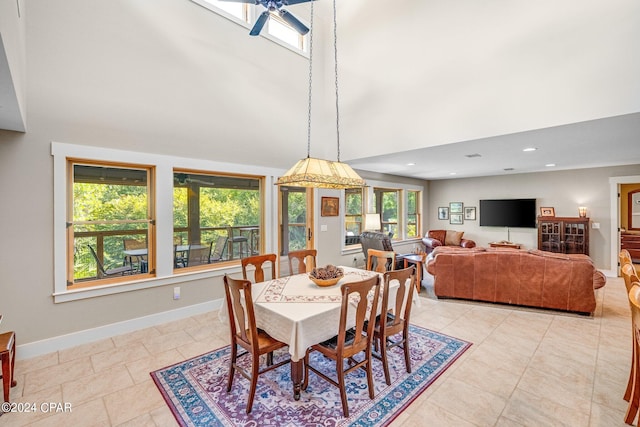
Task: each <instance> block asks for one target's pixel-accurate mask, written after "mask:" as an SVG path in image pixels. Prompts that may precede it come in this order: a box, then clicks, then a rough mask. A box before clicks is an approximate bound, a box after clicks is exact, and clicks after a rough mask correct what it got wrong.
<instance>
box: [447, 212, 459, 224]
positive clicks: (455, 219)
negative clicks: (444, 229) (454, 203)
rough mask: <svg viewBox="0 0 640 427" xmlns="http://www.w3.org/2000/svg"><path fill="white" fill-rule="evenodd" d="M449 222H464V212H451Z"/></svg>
mask: <svg viewBox="0 0 640 427" xmlns="http://www.w3.org/2000/svg"><path fill="white" fill-rule="evenodd" d="M449 224H462V214H461V213H452V214H449Z"/></svg>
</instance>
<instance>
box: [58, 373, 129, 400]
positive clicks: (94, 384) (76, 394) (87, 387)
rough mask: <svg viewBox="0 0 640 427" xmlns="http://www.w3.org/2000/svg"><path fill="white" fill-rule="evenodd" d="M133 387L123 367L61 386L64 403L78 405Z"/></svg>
mask: <svg viewBox="0 0 640 427" xmlns="http://www.w3.org/2000/svg"><path fill="white" fill-rule="evenodd" d="M132 385H133V379H131V375H129V371H128V370H127V368H126V367H124V366H121V365H120V366H114V367H112V368H109V369H107V370H105V371H102V372H99V373H97V374H93V375H89V376H87V377H83V378H80V379H78V380H75V381H71V382H68V383H64V384H62V397H63V398H64V400H65V402H71V403H73V404H74V405H78V404H81V403H84V402H87V401H89V400H93V399H96V398H98V397H102V396H105V395H107V394H110V393H113V392H115V391H118V390H123V389H125V388H127V387H129V386H132Z"/></svg>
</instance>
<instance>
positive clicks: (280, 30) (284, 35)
mask: <svg viewBox="0 0 640 427" xmlns="http://www.w3.org/2000/svg"><path fill="white" fill-rule="evenodd" d="M269 34H271V35H272V36H274V37H277V38H278V39H280V40H282V41H283V42H285V43H287V44H290V45H291V46H294V47H297V48H299V49H302V45H301V43H300V40H301V37H300V34H299V33H298V32H297V31H296V30H294V29H293V28H291V27H290V26H289V25H288V24H286V23H285V22H283V21H281V20H280V18H279V17H278V16H277V15H275V14H273V13H272V14H271V17H270V18H269Z"/></svg>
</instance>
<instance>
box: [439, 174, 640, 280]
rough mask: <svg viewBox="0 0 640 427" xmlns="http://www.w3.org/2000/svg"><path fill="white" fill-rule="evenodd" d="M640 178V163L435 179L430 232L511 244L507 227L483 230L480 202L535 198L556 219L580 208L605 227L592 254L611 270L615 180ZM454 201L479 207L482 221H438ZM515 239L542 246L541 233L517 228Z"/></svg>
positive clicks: (595, 232)
mask: <svg viewBox="0 0 640 427" xmlns="http://www.w3.org/2000/svg"><path fill="white" fill-rule="evenodd" d="M638 174H640V165H630V166H618V167H607V168H595V169H578V170H573V171H558V172H545V173H531V174H512V175H504V176H493V177H483V178H472V179H450V180H443V181H431V182H430V184H429V208H428V214H429V219H428V223H427V229H449V230H459V231H464V237H468V238H470V239H473V240H475V241H476V243H477V244H479V245H481V246H486V245H488V244H489V242H492V241H497V240H507V229H506V228H502V227H480V225H479V224H480V222H479V214H480V211H479V200H480V199H502V198H535V199H536V204H537V206H538V208H539V207H541V206H546V207H553V208H555V213H556V216H568V217H576V216H578V206H586V207H587V216H588V217H590V219H591V221H592V222H597V223H599V224H600V228H599V229H593V228H592V229H591V230H590V238H591V240H590V247H589V249H590V256H591V258H592V259H593V260H594V262H595V264H596V266H597V267H598V268H600V269H603V270H609V269H611V261H610V260H611V253H610V252H611V251H610V249H609V248H610V246H611V241H612V240H611V239H612V238H613V239H616V238H617V236H611V231H610V230H611V224H612V221H614V223H615V222H616V221H617V219H615V218H611V213H610V211H611V210H610V200H609V198H610V184H609V178H610V177H619V176H633V175H638ZM449 202H463V203H464V205H465V206H476V207H477V208H478V209H477V217H478V220H476V221H465V222H464V224H463V225H450V224H449V221H443V220H438V214H437V209H438V206H449ZM509 239H510V240H511V241H513V242H516V243H521V244H522V245H523V246H524V247H525V248H536V247H537V244H538V243H537V239H538V235H537V229H526V228H517V229H516V228H512V229H510V238H509Z"/></svg>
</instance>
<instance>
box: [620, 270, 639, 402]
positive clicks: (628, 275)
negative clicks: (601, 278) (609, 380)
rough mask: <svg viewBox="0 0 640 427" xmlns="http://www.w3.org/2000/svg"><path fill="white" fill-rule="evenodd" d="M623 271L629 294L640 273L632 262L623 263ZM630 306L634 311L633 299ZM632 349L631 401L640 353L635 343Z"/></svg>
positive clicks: (630, 373) (629, 397)
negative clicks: (637, 352) (636, 349)
mask: <svg viewBox="0 0 640 427" xmlns="http://www.w3.org/2000/svg"><path fill="white" fill-rule="evenodd" d="M621 273H622V278H623V279H624V286H625V288H626V289H627V294H628V293H629V292H631V288H632V287H633V283H634V282H638V281H639V279H638V275H637V273H636V270H635V268H634V267H633V264H631V263H627V264H624V265H622V269H621ZM629 308H630V309H631V311H632V312H633V307H632V304H631V300H629ZM631 329H632V331H633V319H632V322H631ZM633 341H634V338H633V337H632V344H633ZM631 350H632V351H631V369H630V372H629V380H628V381H627V389H626V390H625V392H624V400H626V401H629V399H631V393H632V391H633V390H632V389H633V386H634V375H635V369H636V366H637V362H636V359H637V358H638V355H637V354H636V351H635V345H633V346H632V347H631Z"/></svg>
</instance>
